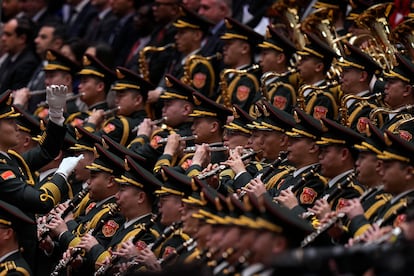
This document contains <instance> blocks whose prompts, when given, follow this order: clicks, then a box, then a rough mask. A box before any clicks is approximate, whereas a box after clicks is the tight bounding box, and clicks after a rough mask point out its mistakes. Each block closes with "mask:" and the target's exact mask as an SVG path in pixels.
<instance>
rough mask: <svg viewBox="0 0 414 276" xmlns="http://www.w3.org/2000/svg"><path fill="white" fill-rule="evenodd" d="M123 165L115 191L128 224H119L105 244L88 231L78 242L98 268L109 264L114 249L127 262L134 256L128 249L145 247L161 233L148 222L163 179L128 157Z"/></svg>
mask: <svg viewBox="0 0 414 276" xmlns="http://www.w3.org/2000/svg"><path fill="white" fill-rule="evenodd" d="M124 168H125V171H124V173H123V174H122V175H121V176H120V178H117V179H116V181H117V182H118V183H119V185H120V189H119V191H118V193H117V194H116V202H117V204H118V206H119V209H120V212H121V214H122V215H123V216H124V217H125V223H123V224H120V225H119V227H117V228H118V229H117V231H116V232H115V233H114V234H113V235H112V239H111V240H110V242H109V244H107V245H106V246H104V245H103V244H100V243H98V241H97V240H96V239H95V238H94V237H93V236H92V235H89V234H87V235H85V236H84V237H82V240H81V242H80V243H79V244H78V246H79V247H81V248H83V249H85V250H86V251H87V257H88V258H89V259H90V261H91V262H92V263H94V264H95V266H97V267H99V266H101V265H103V264H108V262H109V257H111V255H112V253H111V252H115V251H116V252H118V255H120V257H121V258H122V257H123V258H126V259H124V261H125V260H128V258H129V257H131V255H130V251H129V250H128V249H127V248H129V249H130V248H135V251H136V250H142V249H143V248H145V247H146V246H148V245H149V244H150V243H152V242H154V240H155V238H156V237H158V235H159V229H158V227H157V226H156V225H153V226H150V224H148V223H149V222H150V219H151V217H152V215H153V214H152V210H153V205H154V202H155V196H154V191H155V190H156V189H159V187H161V182H159V181H158V179H156V178H155V177H154V176H153V175H152V174H151V173H150V172H148V171H147V170H145V169H144V168H143V167H141V166H140V165H138V164H137V163H136V162H135V161H134V160H132V159H131V158H130V157H128V156H127V157H126V162H125V164H124ZM146 224H148V229H146ZM141 232H142V233H141ZM136 237H137V239H136ZM112 258H113V257H112ZM116 264H117V263H112V265H116Z"/></svg>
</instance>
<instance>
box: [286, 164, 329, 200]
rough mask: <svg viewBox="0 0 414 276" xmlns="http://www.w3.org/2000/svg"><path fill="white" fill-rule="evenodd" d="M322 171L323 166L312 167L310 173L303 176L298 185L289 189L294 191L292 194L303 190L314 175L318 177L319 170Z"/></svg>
mask: <svg viewBox="0 0 414 276" xmlns="http://www.w3.org/2000/svg"><path fill="white" fill-rule="evenodd" d="M320 169H321V164H315V165H313V166H312V167H311V169H310V171H308V172H307V173H305V174H303V175H302V178H301V179H300V180H299V181H298V183H296V184H295V185H292V186H290V187H289V188H288V189H289V190H291V191H292V193H295V192H297V191H298V190H299V189H300V188H302V187H303V186H304V185H305V184H306V183H307V182H308V181H309V180H310V179H311V178H312V177H313V176H314V175H316V174H317V173H318V172H319V170H320Z"/></svg>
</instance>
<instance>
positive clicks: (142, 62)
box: [138, 43, 175, 81]
mask: <svg viewBox="0 0 414 276" xmlns="http://www.w3.org/2000/svg"><path fill="white" fill-rule="evenodd" d="M169 48H175V44H174V43H169V44H167V45H164V46H162V47H154V46H146V47H144V48H143V49H142V50H141V51H140V52H139V54H138V66H139V71H140V73H141V76H142V78H143V79H144V80H146V81H150V76H149V73H150V72H149V64H148V61H147V57H146V55H147V53H149V52H162V51H164V50H166V49H169Z"/></svg>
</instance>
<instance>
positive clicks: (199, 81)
mask: <svg viewBox="0 0 414 276" xmlns="http://www.w3.org/2000/svg"><path fill="white" fill-rule="evenodd" d="M206 79H207V75H206V74H204V73H196V74H194V76H193V86H194V87H195V88H197V89H200V88H203V87H204V85H206Z"/></svg>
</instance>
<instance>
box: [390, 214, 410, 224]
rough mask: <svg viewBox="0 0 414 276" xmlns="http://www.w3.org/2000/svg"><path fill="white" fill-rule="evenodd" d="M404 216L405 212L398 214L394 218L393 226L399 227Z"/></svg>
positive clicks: (404, 218)
mask: <svg viewBox="0 0 414 276" xmlns="http://www.w3.org/2000/svg"><path fill="white" fill-rule="evenodd" d="M406 218H407V215H406V214H400V215H398V216H397V217H396V218H395V219H394V222H393V226H394V227H399V226H400V225H401V223H403V222H405V220H406Z"/></svg>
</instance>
